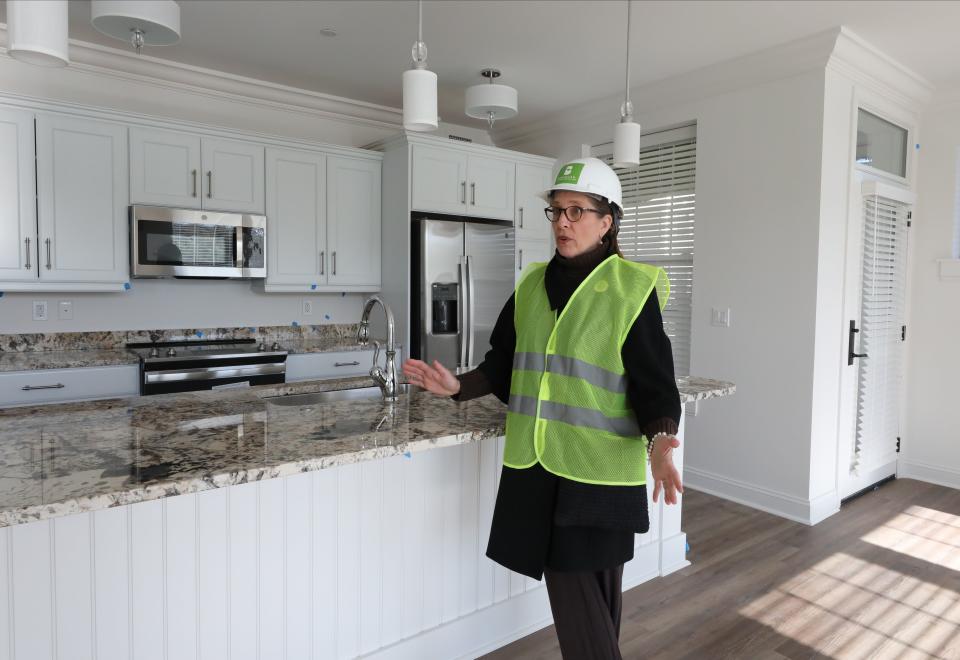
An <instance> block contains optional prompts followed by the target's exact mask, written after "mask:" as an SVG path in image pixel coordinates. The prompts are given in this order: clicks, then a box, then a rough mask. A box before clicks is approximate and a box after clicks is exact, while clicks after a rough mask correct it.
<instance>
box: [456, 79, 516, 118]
mask: <svg viewBox="0 0 960 660" xmlns="http://www.w3.org/2000/svg"><path fill="white" fill-rule="evenodd" d="M466 106H467V107H466V113H467V116H468V117H473V118H475V119H487V120H491V119H492V120H496V119H510V118H511V117H516V116H517V90H516V89H514V88H513V87H510V86H508V85H493V84H488V83H481V84H479V85H473V86H472V87H468V88H467V96H466Z"/></svg>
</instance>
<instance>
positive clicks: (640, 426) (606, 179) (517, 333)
mask: <svg viewBox="0 0 960 660" xmlns="http://www.w3.org/2000/svg"><path fill="white" fill-rule="evenodd" d="M542 197H543V198H544V200H545V201H546V202H547V203H548V204H549V206H548V207H547V209H546V214H547V219H548V220H550V222H551V223H552V225H553V233H554V237H555V238H556V244H557V251H556V254H555V255H554V257H553V258H552V259H551V260H550V262H549V263H548V264H530V265H529V266H528V267H527V269H526V270H525V272H524V274H523V276H522V278H521V280H520V282H519V283H518V284H517V287H516V291H515V292H514V295H513V296H511V298H510V300H508V301H507V303H506V305H505V306H504V308H503V311H502V312H501V313H500V317H499V319H498V320H497V323H496V326H495V327H494V330H493V333H492V334H491V337H490V344H491V347H490V350H489V351H488V352H487V354H486V356H485V358H484V361H483V362H482V363H481V364H480V365H479V366H478V367H477V368H476V369H475V370H473V371H470V372H468V373H465V374H462V375H460V376H454V375H453V374H452V373H451V372H450V371H449V370H448V369H446V368H445V367H444V366H443V365H442V364H440V363H439V362H437V361H434V362H433V364H432V365H431V364H426V363H424V362H422V361H420V360H412V359H411V360H407V361H406V362H404V364H403V371H404V373H405V374H406V376H407V378H408V379H409V380H410V381H411V382H413V383H415V384H417V385H420V386H422V387H424V388H425V389H427V390H429V391H430V392H433V393H435V394H439V395H445V396H451V397H453V398H454V399H455V400H458V401H465V400H468V399H472V398H475V397H478V396H483V395H485V394H489V393H493V394H495V395H496V396H497V397H498V398H499V399H500V400H501V401H503V402H504V403H508V404H509V407H508V412H507V427H506V436H507V440H506V445H505V449H504V467H503V472H502V476H501V480H500V489H499V492H498V493H497V501H496V505H495V507H494V513H493V521H492V525H491V531H490V540H489V543H488V545H487V556H488V557H490V558H491V559H493V560H494V561H496V562H497V563H499V564H501V565H503V566H505V567H507V568H509V569H511V570H513V571H516V572H517V573H521V574H523V575H528V576H530V577H533V578H535V579H538V580H539V579H541V576H543V577H545V579H546V583H547V592H548V595H549V597H550V607H551V609H552V611H553V619H554V625H555V628H556V631H557V637H558V640H559V642H560V649H561V652H562V653H563V656H564V658H577V659H580V658H603V659H605V660H606V659H610V658H620V657H621V656H620V651H619V646H618V637H619V633H620V612H621V595H622V577H623V564H624V563H625V562H627V561H629V560H630V559H632V558H633V548H634V534H635V533H642V532H646V531H647V530H648V528H649V520H648V517H647V494H646V486H645V480H646V479H645V477H646V470H645V461H646V457H647V455H649V456H650V463H651V472H652V475H653V478H654V482H655V486H654V491H653V499H654V501H655V502H656V501H657V499H658V497H659V496H660V493H661V491H662V492H663V497H664V501H665V502H666V503H667V504H674V503H676V501H677V493H678V492H679V493H682V492H683V486H682V484H681V481H680V474H679V472H678V471H677V469H676V467H675V466H674V465H673V460H672V456H671V455H672V450H673V449H674V448H676V447H679V446H680V442H679V440H678V439H677V438H676V433H677V428H678V424H679V420H680V396H679V393H678V391H677V386H676V380H675V378H674V372H673V358H672V353H671V349H670V340H669V338H668V337H667V336H666V334H665V333H664V331H663V321H662V318H661V315H660V312H661V310H662V305H663V304H666V300H667V296H668V295H669V293H668V292H669V289H668V287H669V284H668V282H667V279H666V276H665V274H664V272H663V270H662V269H659V268H655V267H652V266H647V265H644V264H635V263H633V262H629V261H627V260H626V259H623V255H622V254H621V253H620V250H619V247H618V244H617V232H618V231H619V226H620V219H621V218H622V217H623V209H622V201H621V199H622V197H621V188H620V180H619V178H618V177H617V175H616V173H615V172H614V171H613V170H612V169H610V168H609V167H608V166H607V165H605V164H604V163H603V162H602V161H600V160H598V159H596V158H585V159H580V160H576V161H572V162H570V163H567V164H566V165H564V166H563V167H561V168H560V170H559V172H558V174H557V177H556V180H555V183H554V185H553V186H552V187H551V188H550V189H549V190H547V191H545V192H544V193H543V195H542ZM658 292H659V294H660V295H659V296H658ZM641 435H643V436H646V438H648V439H649V440H648V442H647V443H644V441H643V439H642V438H641V437H640V436H641Z"/></svg>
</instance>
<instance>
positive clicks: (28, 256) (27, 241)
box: [23, 238, 32, 270]
mask: <svg viewBox="0 0 960 660" xmlns="http://www.w3.org/2000/svg"><path fill="white" fill-rule="evenodd" d="M23 240H24V241H25V242H26V244H27V270H30V268H31V267H32V266H31V265H30V239H29V238H25V239H23Z"/></svg>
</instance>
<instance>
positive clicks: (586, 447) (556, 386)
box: [503, 256, 669, 485]
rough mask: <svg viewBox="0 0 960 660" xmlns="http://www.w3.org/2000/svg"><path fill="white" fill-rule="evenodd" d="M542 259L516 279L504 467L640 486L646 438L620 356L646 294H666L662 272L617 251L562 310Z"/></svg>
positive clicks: (663, 297)
mask: <svg viewBox="0 0 960 660" xmlns="http://www.w3.org/2000/svg"><path fill="white" fill-rule="evenodd" d="M545 270H546V268H545V264H531V265H530V266H529V267H528V269H527V272H525V273H524V274H523V276H522V277H521V280H520V282H519V283H518V284H517V290H516V299H515V302H516V305H515V309H516V311H515V318H514V321H515V326H516V329H517V345H516V353H515V357H514V364H513V375H512V378H511V384H510V401H509V406H508V410H507V431H506V435H507V441H506V446H505V449H504V460H503V462H504V465H507V466H509V467H514V468H526V467H530V466H532V465H534V464H535V463H537V462H539V463H540V464H541V465H543V467H544V468H546V469H547V470H549V471H550V472H553V473H555V474H558V475H561V476H564V477H567V478H569V479H573V480H576V481H582V482H586V483H597V484H610V485H636V484H642V483H644V481H645V476H646V469H645V464H646V443H645V442H644V441H643V439H642V436H641V431H640V429H639V427H638V425H637V422H636V417H635V415H634V412H633V410H632V408H631V407H630V406H629V404H628V402H627V399H626V390H627V378H626V371H625V369H624V366H623V362H622V359H621V356H620V352H621V349H622V346H623V342H624V341H625V339H626V335H627V332H628V331H629V329H630V328H631V327H632V325H633V322H634V321H635V320H636V317H637V315H638V314H639V313H640V310H641V309H642V307H643V305H644V303H645V302H646V300H647V297H648V296H649V295H650V292H651V291H653V290H654V289H655V288H656V289H657V290H658V294H659V295H658V298H659V302H660V306H661V309H662V308H663V306H664V305H665V304H666V301H667V298H668V296H669V282H668V281H667V279H666V274H665V273H664V272H663V270H662V269H660V268H656V267H653V266H647V265H645V264H635V263H632V262H628V261H626V260H623V259H621V258H619V257H616V256H613V257H610V258H608V259H606V260H605V261H604V262H603V263H602V264H600V265H599V266H597V268H595V269H594V271H593V272H592V273H591V274H590V275H589V276H588V277H587V278H586V279H585V280H584V281H583V282H582V283H581V284H580V286H579V287H578V288H577V290H576V291H575V292H574V294H573V295H572V296H571V297H570V300H569V301H568V302H567V304H566V306H565V307H564V310H563V311H562V312H561V314H560V315H559V317H557V316H556V314H555V312H554V311H553V310H551V309H550V304H549V300H548V298H547V295H546V289H545V288H544V274H545Z"/></svg>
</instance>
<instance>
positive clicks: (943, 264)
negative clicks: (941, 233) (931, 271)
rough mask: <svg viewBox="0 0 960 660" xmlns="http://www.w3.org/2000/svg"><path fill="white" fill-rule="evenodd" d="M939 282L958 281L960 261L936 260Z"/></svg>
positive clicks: (959, 277) (959, 278)
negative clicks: (938, 268)
mask: <svg viewBox="0 0 960 660" xmlns="http://www.w3.org/2000/svg"><path fill="white" fill-rule="evenodd" d="M937 263H939V264H940V279H941V280H960V259H937Z"/></svg>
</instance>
